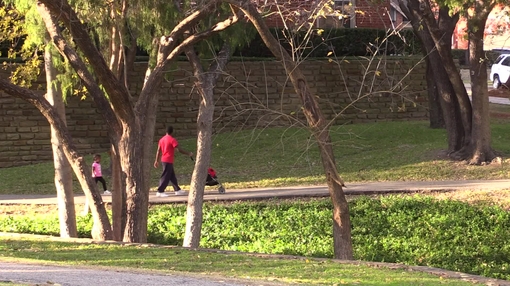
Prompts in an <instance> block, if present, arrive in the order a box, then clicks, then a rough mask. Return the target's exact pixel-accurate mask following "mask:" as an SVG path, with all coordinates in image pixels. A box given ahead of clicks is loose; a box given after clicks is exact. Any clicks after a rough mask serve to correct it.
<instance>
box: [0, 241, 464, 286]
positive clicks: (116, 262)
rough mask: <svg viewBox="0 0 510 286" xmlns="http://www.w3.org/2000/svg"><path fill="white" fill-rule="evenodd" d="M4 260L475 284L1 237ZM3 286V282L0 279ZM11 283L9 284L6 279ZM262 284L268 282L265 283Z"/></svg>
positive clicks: (350, 267) (307, 280)
mask: <svg viewBox="0 0 510 286" xmlns="http://www.w3.org/2000/svg"><path fill="white" fill-rule="evenodd" d="M0 260H3V261H18V262H34V261H36V262H43V263H49V264H56V265H68V266H69V265H76V266H80V265H85V266H87V267H98V268H100V269H110V270H115V269H124V270H125V269H136V270H137V271H139V270H157V271H162V272H163V273H177V274H178V273H179V272H182V273H195V274H200V275H211V276H212V275H214V276H221V277H227V278H230V279H242V280H244V281H246V280H252V281H260V282H258V283H256V284H257V285H258V284H259V283H264V282H271V283H285V284H286V283H289V284H300V285H344V284H346V285H395V286H396V285H431V286H432V285H473V283H472V282H466V281H460V280H455V279H445V278H443V277H440V276H436V275H431V274H426V273H422V272H419V271H410V270H409V269H407V268H406V267H395V269H389V268H386V267H373V266H368V265H364V264H363V263H359V264H358V263H354V264H344V263H338V262H335V261H333V260H329V259H320V260H319V259H313V258H290V257H278V256H268V255H245V254H241V253H233V252H221V251H206V250H187V249H183V248H179V247H148V246H122V245H118V244H115V243H114V244H90V243H70V242H59V241H48V240H47V239H36V238H26V239H22V238H17V239H11V238H8V237H2V236H0ZM0 285H2V284H0ZM7 285H9V284H7ZM261 285H264V284H261Z"/></svg>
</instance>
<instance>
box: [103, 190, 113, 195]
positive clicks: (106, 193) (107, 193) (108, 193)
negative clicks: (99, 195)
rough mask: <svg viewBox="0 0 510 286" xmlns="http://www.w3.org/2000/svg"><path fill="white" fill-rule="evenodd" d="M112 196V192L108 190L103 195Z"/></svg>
mask: <svg viewBox="0 0 510 286" xmlns="http://www.w3.org/2000/svg"><path fill="white" fill-rule="evenodd" d="M111 194H112V192H110V191H108V190H106V191H104V193H103V195H111Z"/></svg>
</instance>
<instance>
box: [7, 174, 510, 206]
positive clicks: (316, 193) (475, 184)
mask: <svg viewBox="0 0 510 286" xmlns="http://www.w3.org/2000/svg"><path fill="white" fill-rule="evenodd" d="M504 189H510V179H509V180H463V181H419V182H412V181H408V182H369V183H352V184H350V183H346V187H345V188H344V193H345V194H346V195H373V194H389V193H412V192H431V191H453V190H504ZM169 194H171V195H170V196H169V197H166V198H160V197H156V193H155V192H151V194H150V196H149V202H150V203H152V204H165V203H184V202H187V200H188V197H187V196H176V195H173V193H171V192H170V193H169ZM307 196H308V197H326V196H329V193H328V189H327V186H300V187H284V188H253V189H227V191H226V193H225V194H220V193H218V192H216V191H213V190H207V191H206V192H205V195H204V200H205V201H235V200H260V199H268V198H285V197H307ZM74 200H75V203H76V204H84V203H85V196H83V195H77V196H75V199H74ZM103 201H104V202H107V203H109V202H111V196H103ZM56 203H57V198H56V196H55V195H0V204H38V205H47V204H56Z"/></svg>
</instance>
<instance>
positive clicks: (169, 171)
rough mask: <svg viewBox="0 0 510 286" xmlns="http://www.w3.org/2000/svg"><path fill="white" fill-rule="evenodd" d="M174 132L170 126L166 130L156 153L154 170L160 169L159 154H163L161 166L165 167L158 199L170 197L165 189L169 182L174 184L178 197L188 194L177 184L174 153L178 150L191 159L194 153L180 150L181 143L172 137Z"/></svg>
mask: <svg viewBox="0 0 510 286" xmlns="http://www.w3.org/2000/svg"><path fill="white" fill-rule="evenodd" d="M173 131H174V128H173V127H172V126H168V128H167V129H166V135H165V136H163V137H161V139H159V143H158V151H157V152H156V160H155V161H154V168H157V167H158V159H159V154H161V165H162V166H163V173H162V174H161V178H160V179H159V187H158V192H157V194H156V196H158V197H168V194H166V193H165V189H166V187H167V186H168V183H169V182H171V183H172V185H173V187H174V191H175V194H176V195H178V196H183V195H187V194H188V193H187V192H185V191H183V190H181V187H179V184H178V183H177V177H176V176H175V171H174V151H175V149H177V151H179V152H180V153H182V154H184V155H188V156H190V157H192V156H193V153H191V152H187V151H184V150H183V149H181V148H179V143H178V142H177V140H176V139H175V138H174V137H172V133H173Z"/></svg>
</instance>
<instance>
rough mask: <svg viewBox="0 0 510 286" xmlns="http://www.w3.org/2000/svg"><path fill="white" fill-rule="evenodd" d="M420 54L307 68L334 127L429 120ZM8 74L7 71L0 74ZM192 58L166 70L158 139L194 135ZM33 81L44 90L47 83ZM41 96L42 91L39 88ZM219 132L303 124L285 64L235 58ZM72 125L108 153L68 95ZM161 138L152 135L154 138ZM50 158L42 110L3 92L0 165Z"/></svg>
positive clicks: (86, 105) (223, 86)
mask: <svg viewBox="0 0 510 286" xmlns="http://www.w3.org/2000/svg"><path fill="white" fill-rule="evenodd" d="M419 60H420V59H419V58H396V57H395V58H388V59H385V60H384V61H382V60H381V61H379V59H376V61H375V62H371V63H370V62H369V61H368V60H363V59H354V58H352V59H349V60H343V61H342V62H341V63H340V64H338V63H336V62H334V61H308V62H304V63H303V64H302V66H301V67H302V70H303V72H304V74H305V76H306V77H307V80H308V84H309V86H310V88H311V90H312V92H313V93H314V94H317V97H318V99H319V102H320V104H321V108H322V110H323V112H324V115H325V116H326V118H327V119H329V120H333V121H334V122H335V124H341V123H362V122H375V121H388V120H425V119H427V118H428V108H427V104H428V103H427V93H426V81H425V65H424V64H423V63H420V62H419ZM145 68H146V63H137V64H136V66H135V70H134V71H133V73H132V74H131V76H130V78H131V79H132V80H131V81H130V84H131V86H130V88H131V92H132V95H133V96H135V97H136V95H137V94H138V92H139V90H140V88H141V86H142V83H143V81H142V79H143V75H144V73H145ZM0 76H3V77H6V76H7V74H6V73H2V74H0ZM193 85H194V77H193V73H192V71H191V69H190V68H189V64H188V63H187V62H178V63H176V64H175V65H174V66H172V67H170V68H169V71H168V73H167V74H166V77H165V81H164V82H163V84H162V86H161V89H160V95H161V97H160V102H159V109H158V114H157V123H156V130H157V131H156V133H157V134H156V136H158V137H159V136H160V135H162V134H164V130H165V129H166V126H167V125H173V126H174V127H175V129H176V130H178V136H179V137H181V138H183V137H191V136H195V135H196V126H195V122H196V115H197V109H198V101H199V97H198V94H197V93H196V89H194V88H193ZM36 86H42V87H44V83H43V82H39V83H36ZM40 92H41V94H42V91H40ZM215 100H216V101H215V104H216V112H215V121H214V129H215V132H224V131H231V130H236V129H241V128H253V127H263V126H267V125H273V126H274V125H279V126H282V125H285V126H288V125H290V124H294V123H296V122H297V121H303V120H304V116H303V114H302V112H301V102H300V99H299V98H298V96H297V95H296V93H295V92H294V89H293V87H292V85H291V83H290V81H289V80H288V78H287V76H286V74H285V71H284V70H283V68H282V66H281V63H279V62H276V61H257V62H231V63H230V64H229V65H228V67H227V70H225V72H224V74H223V75H222V76H221V77H220V79H219V81H218V85H217V87H216V89H215ZM66 112H67V123H68V126H69V129H70V131H71V134H72V136H73V138H74V140H75V143H76V145H77V147H78V148H79V149H80V151H81V152H82V153H83V154H88V153H94V152H104V151H106V150H107V149H108V145H109V144H108V137H107V133H106V128H105V126H104V124H103V120H102V117H101V115H100V114H99V113H98V111H97V110H96V108H95V105H94V103H93V102H92V100H90V99H85V100H80V99H79V98H76V97H71V98H68V99H67V107H66ZM156 139H157V137H156V138H155V140H156ZM51 159H52V154H51V145H50V128H49V125H48V123H47V122H46V120H45V119H44V117H43V116H42V115H41V114H40V113H39V112H38V110H37V109H35V108H34V107H32V106H31V105H30V104H29V103H26V102H24V101H22V100H20V99H17V98H13V97H11V96H9V95H6V94H4V93H2V92H0V167H11V166H20V165H26V164H32V163H36V162H41V161H48V160H51Z"/></svg>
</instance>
